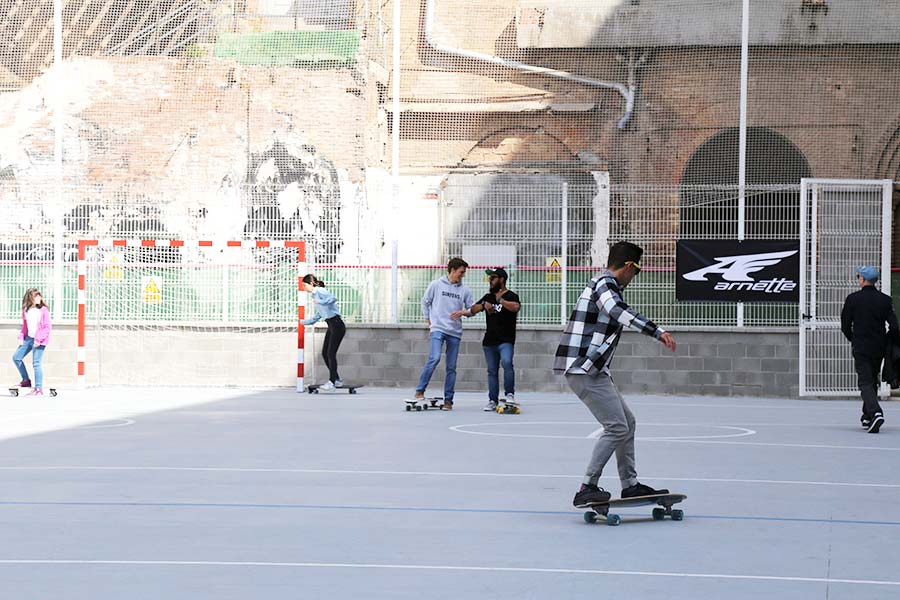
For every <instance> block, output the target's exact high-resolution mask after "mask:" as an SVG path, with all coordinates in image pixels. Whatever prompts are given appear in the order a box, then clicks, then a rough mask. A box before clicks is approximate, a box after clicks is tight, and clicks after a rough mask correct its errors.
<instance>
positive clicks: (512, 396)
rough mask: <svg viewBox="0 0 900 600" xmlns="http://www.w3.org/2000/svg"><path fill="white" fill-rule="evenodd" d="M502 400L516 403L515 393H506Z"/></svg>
mask: <svg viewBox="0 0 900 600" xmlns="http://www.w3.org/2000/svg"><path fill="white" fill-rule="evenodd" d="M503 401H504V402H509V403H510V404H515V403H516V395H515V394H507V395H506V397H505V398H504V399H503Z"/></svg>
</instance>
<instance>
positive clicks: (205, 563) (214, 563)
mask: <svg viewBox="0 0 900 600" xmlns="http://www.w3.org/2000/svg"><path fill="white" fill-rule="evenodd" d="M0 565H107V566H149V567H160V566H162V567H278V568H295V569H299V568H307V569H384V570H408V571H413V570H419V571H455V572H478V573H541V574H567V575H614V576H626V577H671V578H682V579H725V580H743V581H782V582H794V583H819V584H821V583H825V584H829V585H831V584H848V585H879V586H891V587H896V586H900V581H892V580H879V579H839V578H830V577H795V576H788V575H741V574H728V573H676V572H666V571H623V570H614V569H567V568H545V567H484V566H482V567H478V566H465V565H410V564H389V563H327V562H321V563H318V562H264V561H224V560H221V561H220V560H79V559H24V558H23V559H15V558H6V559H0Z"/></svg>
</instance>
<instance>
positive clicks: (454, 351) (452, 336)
mask: <svg viewBox="0 0 900 600" xmlns="http://www.w3.org/2000/svg"><path fill="white" fill-rule="evenodd" d="M468 268H469V264H468V263H467V262H466V261H464V260H463V259H461V258H451V259H450V262H448V263H447V274H446V275H444V276H443V277H441V278H440V279H436V280H434V281H432V282H431V283H430V284H429V285H428V289H427V290H425V295H424V296H422V315H423V316H424V317H425V322H426V323H428V328H429V329H430V331H431V334H430V347H429V350H428V362H426V363H425V368H424V369H422V375H420V376H419V384H418V385H417V386H416V400H423V399H424V398H425V388H427V387H428V382H429V381H431V375H432V374H433V373H434V369H435V368H436V367H437V366H438V363H439V362H441V350H442V349H443V345H444V344H445V343H446V344H447V375H446V377H445V378H444V406H443V407H444V409H446V410H451V409H453V393H454V388H455V387H456V359H457V357H458V356H459V343H460V341H461V340H462V332H463V327H462V321H461V320H460V317H463V316H465V317H471V316H472V310H471V309H472V305H473V304H475V299H474V298H473V297H472V291H471V290H470V289H469V288H467V287H466V286H464V285H463V284H462V279H463V277H465V275H466V269H468Z"/></svg>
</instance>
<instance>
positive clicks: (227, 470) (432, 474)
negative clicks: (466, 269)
mask: <svg viewBox="0 0 900 600" xmlns="http://www.w3.org/2000/svg"><path fill="white" fill-rule="evenodd" d="M2 471H162V472H166V471H174V472H179V471H184V472H211V473H287V474H298V475H373V476H379V477H380V476H384V475H396V476H403V477H492V478H500V477H512V478H516V477H519V478H532V479H579V480H580V479H584V476H583V475H559V474H553V473H485V472H482V473H477V472H466V471H390V470H378V469H372V470H363V469H288V468H252V467H160V466H121V465H120V466H105V467H103V466H78V465H57V466H30V467H25V466H18V467H11V466H0V472H2ZM601 479H608V480H610V481H613V480H615V481H618V477H616V476H605V477H601ZM647 479H658V480H663V481H693V482H701V483H703V482H705V483H746V484H761V483H762V484H773V485H814V486H834V487H870V488H887V489H900V483H866V482H844V481H809V480H792V479H738V478H731V477H728V478H723V477H666V476H664V475H648V476H647Z"/></svg>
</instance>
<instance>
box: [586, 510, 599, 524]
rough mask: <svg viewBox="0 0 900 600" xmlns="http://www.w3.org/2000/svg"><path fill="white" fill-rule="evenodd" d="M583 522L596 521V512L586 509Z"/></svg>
mask: <svg viewBox="0 0 900 600" xmlns="http://www.w3.org/2000/svg"><path fill="white" fill-rule="evenodd" d="M584 522H585V523H596V522H597V513H594V512H591V511H587V512H586V513H584Z"/></svg>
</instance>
